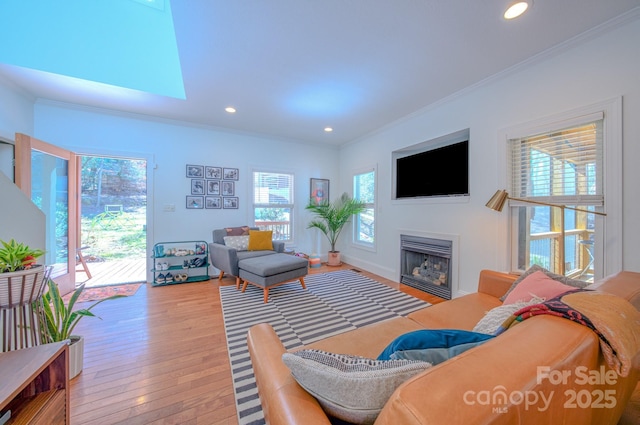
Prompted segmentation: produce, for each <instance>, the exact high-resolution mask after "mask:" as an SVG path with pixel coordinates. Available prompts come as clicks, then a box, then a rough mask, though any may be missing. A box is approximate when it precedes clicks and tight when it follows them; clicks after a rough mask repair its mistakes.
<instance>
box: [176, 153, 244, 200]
mask: <svg viewBox="0 0 640 425" xmlns="http://www.w3.org/2000/svg"><path fill="white" fill-rule="evenodd" d="M186 175H187V178H188V179H190V180H191V182H190V183H191V193H190V194H189V195H187V209H191V210H201V209H213V210H215V209H221V208H224V209H238V204H239V202H238V196H236V182H237V181H238V179H239V177H240V173H239V172H238V169H237V168H226V167H209V166H207V165H193V164H187V174H186Z"/></svg>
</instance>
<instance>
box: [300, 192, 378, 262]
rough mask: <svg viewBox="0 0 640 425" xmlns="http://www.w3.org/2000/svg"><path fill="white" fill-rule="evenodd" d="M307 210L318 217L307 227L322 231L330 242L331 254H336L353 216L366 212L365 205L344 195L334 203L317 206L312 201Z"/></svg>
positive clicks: (323, 203) (326, 202)
mask: <svg viewBox="0 0 640 425" xmlns="http://www.w3.org/2000/svg"><path fill="white" fill-rule="evenodd" d="M306 209H307V210H309V211H311V212H312V213H314V214H315V215H316V218H315V219H314V220H312V221H311V222H310V223H309V224H308V225H307V229H312V228H316V229H318V230H320V231H321V232H322V233H323V234H324V235H325V236H326V237H327V239H328V240H329V243H330V244H331V252H335V250H336V242H338V237H339V236H340V232H342V229H343V228H344V226H345V224H347V223H348V222H349V220H351V217H353V215H355V214H359V213H361V212H362V211H364V210H365V203H364V202H361V201H359V200H356V199H353V198H351V197H350V196H349V195H348V194H346V193H343V194H342V196H340V198H338V199H336V200H335V201H333V202H328V201H325V202H322V203H320V204H315V203H314V202H313V200H310V201H309V204H308V205H307V206H306Z"/></svg>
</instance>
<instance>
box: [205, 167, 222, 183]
mask: <svg viewBox="0 0 640 425" xmlns="http://www.w3.org/2000/svg"><path fill="white" fill-rule="evenodd" d="M204 176H205V177H206V178H208V179H218V180H219V179H221V178H222V168H220V167H204Z"/></svg>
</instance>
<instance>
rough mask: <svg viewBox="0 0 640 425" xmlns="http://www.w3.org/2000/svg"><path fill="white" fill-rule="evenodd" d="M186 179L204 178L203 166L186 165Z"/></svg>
mask: <svg viewBox="0 0 640 425" xmlns="http://www.w3.org/2000/svg"><path fill="white" fill-rule="evenodd" d="M187 177H191V178H203V177H204V166H203V165H190V164H187Z"/></svg>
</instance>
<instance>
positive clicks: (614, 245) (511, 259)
mask: <svg viewBox="0 0 640 425" xmlns="http://www.w3.org/2000/svg"><path fill="white" fill-rule="evenodd" d="M597 113H602V114H603V115H604V123H603V132H602V133H603V143H604V164H603V167H604V170H603V172H604V176H603V180H604V182H603V191H604V199H605V203H604V209H603V210H604V211H603V212H605V213H606V214H607V216H606V217H600V216H596V223H597V224H596V232H597V233H596V238H595V240H596V244H595V246H594V256H595V259H596V260H595V261H596V272H597V273H596V275H595V276H594V278H595V279H596V280H597V279H599V278H602V277H604V276H608V275H611V274H614V273H617V272H618V271H620V270H622V159H623V158H622V98H621V97H617V98H614V99H610V100H606V101H603V102H599V103H596V104H593V105H589V106H585V107H582V108H578V109H574V110H571V111H568V112H565V113H560V114H557V115H553V116H549V117H546V118H541V119H538V120H535V121H531V122H528V123H524V124H521V125H518V126H513V127H509V128H506V129H503V130H501V131H500V134H499V140H500V141H501V143H499V144H498V146H499V149H498V150H499V152H498V153H499V161H498V164H499V167H502V168H503V172H502V173H501V176H500V179H499V186H500V188H505V187H507V181H508V171H509V166H508V162H509V161H510V158H508V149H507V145H508V141H509V139H515V138H519V137H527V136H530V135H535V134H542V133H550V132H553V131H554V130H557V129H562V128H567V127H571V126H573V125H577V124H579V123H581V122H584V117H585V116H588V115H592V114H597ZM514 196H515V195H514ZM509 209H510V210H511V212H510V214H508V215H507V218H505V220H509V221H510V222H511V226H507V228H508V229H509V235H508V236H507V240H508V241H509V243H508V244H507V247H506V252H505V256H504V258H505V267H508V268H509V269H510V270H512V271H518V270H517V263H518V262H517V252H515V251H516V250H517V246H518V244H517V237H518V233H517V225H518V222H517V219H518V215H517V208H516V207H513V208H509ZM598 220H599V221H598ZM502 240H504V239H502ZM605 247H606V250H605Z"/></svg>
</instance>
